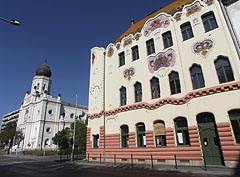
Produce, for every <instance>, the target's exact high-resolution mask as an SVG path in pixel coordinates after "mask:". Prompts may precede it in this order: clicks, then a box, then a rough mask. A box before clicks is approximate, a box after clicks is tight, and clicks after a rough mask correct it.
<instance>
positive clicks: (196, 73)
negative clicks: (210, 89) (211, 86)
mask: <svg viewBox="0 0 240 177" xmlns="http://www.w3.org/2000/svg"><path fill="white" fill-rule="evenodd" d="M190 74H191V80H192V85H193V89H198V88H202V87H205V84H204V78H203V74H202V69H201V66H198V65H193V66H192V67H191V68H190Z"/></svg>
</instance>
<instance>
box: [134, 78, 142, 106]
mask: <svg viewBox="0 0 240 177" xmlns="http://www.w3.org/2000/svg"><path fill="white" fill-rule="evenodd" d="M134 89H135V102H140V101H142V84H141V83H139V82H136V84H135V85H134Z"/></svg>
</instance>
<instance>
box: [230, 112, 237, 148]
mask: <svg viewBox="0 0 240 177" xmlns="http://www.w3.org/2000/svg"><path fill="white" fill-rule="evenodd" d="M228 115H229V119H230V122H231V126H232V131H233V135H234V137H235V142H236V144H238V145H239V144H240V109H234V110H231V111H228ZM235 121H236V124H237V125H235V124H233V122H235Z"/></svg>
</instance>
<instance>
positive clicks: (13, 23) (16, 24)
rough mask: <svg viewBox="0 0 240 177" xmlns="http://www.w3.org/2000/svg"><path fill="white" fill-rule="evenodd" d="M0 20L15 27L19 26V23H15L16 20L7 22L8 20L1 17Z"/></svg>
mask: <svg viewBox="0 0 240 177" xmlns="http://www.w3.org/2000/svg"><path fill="white" fill-rule="evenodd" d="M0 20H3V21H5V22H8V23H10V24H11V25H15V26H19V25H20V23H19V21H17V20H8V19H5V18H2V17H0Z"/></svg>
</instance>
